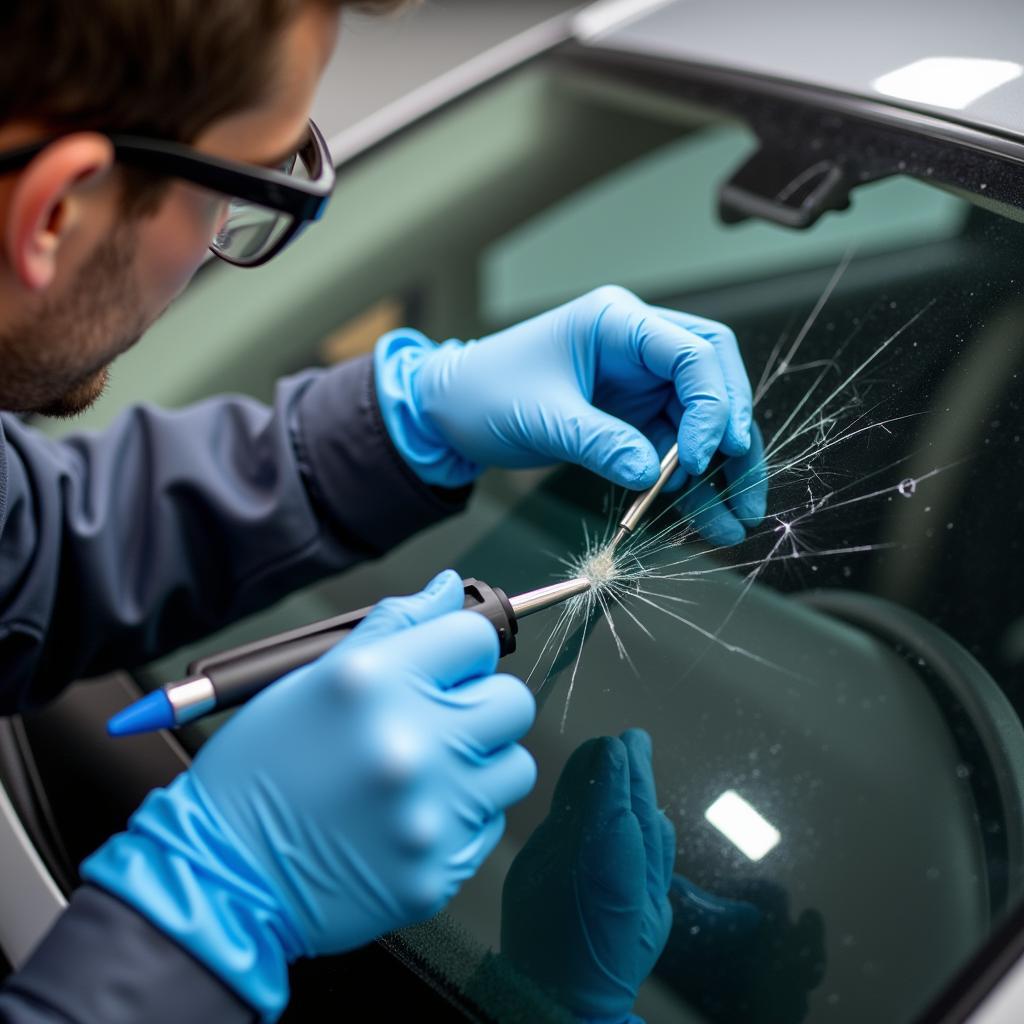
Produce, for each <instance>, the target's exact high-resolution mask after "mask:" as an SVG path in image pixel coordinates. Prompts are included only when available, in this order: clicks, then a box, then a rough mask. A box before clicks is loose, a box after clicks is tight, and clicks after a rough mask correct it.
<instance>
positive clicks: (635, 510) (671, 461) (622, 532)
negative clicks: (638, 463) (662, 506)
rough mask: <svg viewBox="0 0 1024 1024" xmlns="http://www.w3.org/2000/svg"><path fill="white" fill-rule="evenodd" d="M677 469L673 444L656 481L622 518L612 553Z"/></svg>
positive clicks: (612, 544)
mask: <svg viewBox="0 0 1024 1024" xmlns="http://www.w3.org/2000/svg"><path fill="white" fill-rule="evenodd" d="M678 468H679V445H677V444H674V445H672V447H671V448H669V450H668V452H667V454H666V455H665V458H663V459H662V460H661V471H660V472H659V474H658V479H657V480H656V481H655V482H654V485H653V486H652V487H649V488H648V489H647V490H646V491H644V492H643V494H641V495H640V497H638V498H637V499H636V501H634V502H633V504H632V505H630V506H629V511H628V512H627V513H626V514H625V515H624V516H623V517H622V520H621V521H620V523H619V531H618V533H616V534H615V536H614V537H613V538H612V542H611V544H610V545H609V549H610V550H611V551H614V550H615V549H616V548H617V547H618V546H619V545H620V544H621V543H622V542H623V541H624V540H625V539H626V538H627V537H628V536H629V535H630V534H631V533H632V532H633V531H634V530H635V529H636V528H637V525H638V524H639V522H640V520H641V519H643V517H644V516H645V515H646V514H647V510H648V509H649V508H650V507H651V506H652V505H653V504H654V499H655V498H657V497H658V495H659V494H661V491H662V488H664V486H665V484H667V483H668V481H669V478H670V477H671V476H672V474H673V473H674V472H675V471H676V470H677V469H678Z"/></svg>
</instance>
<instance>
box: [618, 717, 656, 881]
mask: <svg viewBox="0 0 1024 1024" xmlns="http://www.w3.org/2000/svg"><path fill="white" fill-rule="evenodd" d="M622 744H623V746H624V747H625V748H626V757H627V759H628V764H629V795H630V807H631V808H632V811H633V814H634V815H635V816H636V820H637V821H638V822H639V824H640V834H641V835H642V836H643V840H644V849H645V850H646V853H647V883H648V891H650V892H652V893H653V892H657V891H659V889H660V890H661V891H662V892H664V891H665V883H664V881H663V876H662V864H663V862H664V851H663V848H662V840H663V838H664V833H663V832H662V829H661V820H662V815H661V811H659V810H658V797H657V794H656V793H655V789H654V765H653V762H652V757H653V751H652V748H651V737H650V736H649V735H648V734H647V733H646V732H645V731H644V730H643V729H627V730H626V731H625V732H624V733H623V734H622Z"/></svg>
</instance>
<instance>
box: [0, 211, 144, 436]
mask: <svg viewBox="0 0 1024 1024" xmlns="http://www.w3.org/2000/svg"><path fill="white" fill-rule="evenodd" d="M135 249H136V243H135V233H134V231H133V230H132V229H131V228H130V227H122V228H119V229H117V230H116V231H115V232H114V233H113V234H112V235H111V236H110V238H108V239H107V240H106V241H104V242H103V243H102V244H101V245H100V246H99V247H98V248H97V250H96V252H95V254H94V255H93V256H92V258H91V259H90V260H89V262H88V263H87V264H86V265H85V267H84V268H83V269H82V271H81V272H80V273H79V275H78V279H77V280H76V281H75V282H74V284H73V285H72V287H71V288H70V290H69V292H68V293H67V294H66V295H63V296H61V297H60V298H59V299H54V300H51V301H49V302H47V303H45V304H44V305H43V306H42V307H41V308H40V309H38V310H36V311H35V312H34V313H33V315H32V316H31V317H28V318H26V319H25V321H24V322H22V323H21V324H15V325H13V326H11V327H8V328H5V329H4V330H2V331H0V409H5V410H9V411H13V412H32V413H39V414H41V415H44V416H56V417H71V416H75V415H77V414H78V413H80V412H83V411H84V410H85V409H88V408H89V406H91V405H92V404H93V403H94V402H96V400H97V399H98V398H99V397H100V396H101V395H102V394H103V390H104V388H105V387H106V384H107V379H108V370H107V367H108V366H109V364H110V362H111V361H112V360H113V359H114V358H115V357H116V356H118V355H120V354H121V353H122V352H124V351H125V350H126V349H128V348H131V346H132V345H134V344H135V342H136V341H138V339H139V337H140V336H141V335H142V333H143V330H144V329H145V326H146V322H145V318H144V316H143V314H142V311H141V308H140V307H141V303H140V299H139V290H138V287H137V285H136V283H135V279H134V277H133V275H132V265H133V262H134V259H135Z"/></svg>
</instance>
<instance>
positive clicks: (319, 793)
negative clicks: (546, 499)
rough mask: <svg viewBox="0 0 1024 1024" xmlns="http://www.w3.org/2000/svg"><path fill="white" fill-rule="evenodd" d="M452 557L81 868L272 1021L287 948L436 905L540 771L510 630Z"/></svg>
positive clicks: (229, 733) (487, 848) (233, 727)
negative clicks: (528, 737)
mask: <svg viewBox="0 0 1024 1024" xmlns="http://www.w3.org/2000/svg"><path fill="white" fill-rule="evenodd" d="M462 604H463V590H462V584H461V581H460V579H459V577H458V576H457V575H456V574H455V573H454V572H445V573H442V574H441V575H440V576H438V577H437V579H435V580H434V581H433V582H432V583H431V584H430V586H429V587H428V588H427V589H426V590H425V591H423V592H422V593H420V594H416V595H414V596H412V597H406V598H400V599H390V600H387V601H383V602H381V603H380V604H379V605H378V606H377V608H376V609H375V610H374V611H373V612H372V613H371V614H370V615H369V616H368V617H367V619H366V620H365V622H363V623H362V624H361V625H360V626H359V628H358V629H357V630H355V631H354V632H353V633H352V635H351V636H350V637H349V638H347V639H346V640H344V641H343V642H342V643H340V644H339V645H338V646H337V647H335V648H334V649H333V650H332V651H330V652H329V653H328V654H326V655H325V656H324V657H323V658H321V659H320V660H319V661H317V662H314V663H313V664H311V665H308V666H306V667H304V668H302V669H299V670H298V671H296V672H294V673H292V674H291V675H289V676H287V677H285V678H284V679H282V680H281V681H280V682H278V683H276V684H274V685H273V686H271V687H270V688H268V689H267V690H265V691H263V692H262V693H261V694H260V695H259V696H258V697H256V698H255V699H254V700H253V701H252V702H251V703H249V704H248V705H247V706H246V707H245V708H243V709H242V710H241V711H239V712H238V714H237V715H236V716H235V717H234V718H233V719H232V720H231V721H230V722H228V724H227V725H226V726H224V728H223V729H222V730H221V731H220V732H219V733H217V734H216V735H215V736H214V737H213V738H212V739H211V740H210V741H209V743H207V744H206V746H204V747H203V749H202V750H201V751H200V753H199V756H198V757H197V758H196V760H195V763H194V765H193V766H192V768H191V769H190V770H189V771H187V772H185V773H184V774H183V775H181V776H179V777H178V779H176V780H175V781H174V782H173V783H172V784H171V785H170V786H169V787H168V788H167V789H165V790H157V791H155V792H154V793H152V794H151V795H150V796H149V797H148V798H147V799H146V801H145V802H144V803H143V805H142V807H141V808H140V809H139V810H138V811H137V812H136V813H135V815H134V816H133V818H132V820H131V822H130V825H129V829H128V831H127V832H126V833H122V834H121V835H118V836H115V837H114V838H113V839H111V840H110V841H108V842H107V843H106V845H105V846H103V847H102V848H101V849H100V850H99V851H98V852H97V853H95V854H93V856H92V857H90V858H89V859H88V860H87V861H86V862H85V863H84V865H83V867H82V875H83V877H84V878H85V879H87V880H88V881H91V882H94V883H96V884H98V885H100V886H102V887H104V888H106V889H107V890H109V891H110V892H112V893H114V894H115V895H117V896H119V897H120V898H121V899H123V900H125V901H126V902H128V903H129V904H131V905H133V906H134V907H136V908H137V909H138V910H139V911H140V912H141V913H142V914H143V915H144V916H146V917H148V918H149V919H150V920H151V921H153V922H154V923H155V924H156V925H157V926H158V927H160V928H162V929H164V930H165V931H166V932H168V933H169V934H170V935H171V936H172V937H174V938H175V939H177V940H178V941H179V942H180V943H181V944H182V945H184V946H185V947H186V948H187V949H189V950H190V951H191V952H192V953H193V954H194V955H195V956H196V957H197V958H198V959H199V960H201V961H202V962H204V963H205V964H207V966H209V967H210V968H211V969H212V970H213V971H214V972H215V973H216V974H218V975H220V976H221V977H222V978H223V979H224V980H225V981H226V982H227V983H228V984H229V985H230V986H232V987H233V988H235V989H236V990H237V991H238V992H239V993H240V994H241V995H242V997H243V998H245V999H246V1000H247V1001H248V1002H249V1003H250V1004H251V1005H253V1006H255V1007H256V1008H257V1009H258V1010H260V1011H261V1013H262V1014H263V1015H264V1017H266V1018H269V1019H273V1018H274V1017H275V1016H276V1015H277V1014H278V1013H279V1012H280V1011H281V1010H282V1009H283V1007H284V1005H285V1003H286V1001H287V995H288V986H287V969H286V961H291V960H294V959H295V958H296V957H298V956H312V955H314V954H319V953H336V952H340V951H342V950H346V949H351V948H353V947H355V946H359V945H362V944H363V943H365V942H368V941H369V940H371V939H373V938H375V937H376V936H379V935H381V934H383V933H385V932H388V931H391V930H393V929H395V928H399V927H402V926H404V925H407V924H410V923H412V922H414V921H418V920H422V919H424V918H427V917H429V916H431V915H432V914H434V913H436V912H437V911H438V910H440V909H441V907H443V906H444V904H445V903H446V902H447V901H448V900H450V899H451V897H452V896H453V895H454V894H455V892H456V891H457V889H458V888H459V886H460V884H461V883H462V882H463V881H464V880H465V879H467V878H469V877H470V876H471V875H472V874H473V873H474V872H475V871H476V870H477V868H478V867H479V865H480V864H481V863H482V861H483V860H484V858H485V857H487V855H488V854H489V853H490V852H491V850H492V849H493V848H494V846H495V844H496V843H497V842H498V839H499V838H500V836H501V834H502V831H503V829H504V824H505V818H504V813H503V812H504V809H505V808H506V807H507V806H508V805H509V804H511V803H514V802H515V801H517V800H519V799H521V798H522V797H523V796H525V795H526V793H527V792H529V790H530V789H531V787H532V786H533V782H534V778H535V767H534V764H533V760H532V758H531V757H530V755H529V754H528V753H527V752H526V751H525V750H524V749H523V748H522V747H520V746H517V745H515V740H516V739H518V738H519V737H521V736H522V735H523V734H524V733H525V732H526V730H527V729H528V728H529V726H530V724H531V723H532V720H533V714H534V702H533V697H532V696H531V694H530V692H529V691H528V690H527V689H526V687H525V686H524V685H523V684H522V683H521V682H520V681H519V680H517V679H515V678H513V677H511V676H504V675H493V674H492V673H493V672H494V669H495V666H496V664H497V659H498V640H497V635H496V634H495V631H494V628H493V627H492V626H491V625H490V624H489V623H488V622H487V621H486V620H485V619H484V618H483V617H482V616H480V615H477V614H476V613H474V612H468V611H462V610H461V609H462Z"/></svg>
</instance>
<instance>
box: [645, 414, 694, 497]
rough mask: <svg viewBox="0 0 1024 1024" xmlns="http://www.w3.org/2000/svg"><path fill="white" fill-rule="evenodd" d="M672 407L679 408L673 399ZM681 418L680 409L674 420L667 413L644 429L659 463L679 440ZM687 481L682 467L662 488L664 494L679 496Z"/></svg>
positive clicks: (656, 418)
mask: <svg viewBox="0 0 1024 1024" xmlns="http://www.w3.org/2000/svg"><path fill="white" fill-rule="evenodd" d="M672 405H673V406H676V407H677V408H678V406H679V403H678V402H677V401H676V400H675V399H673V400H672ZM681 417H682V409H679V412H678V413H677V414H676V416H675V418H674V419H673V418H672V413H671V412H666V413H663V414H661V415H660V416H657V417H655V418H654V419H653V420H651V422H650V423H648V424H647V426H646V427H644V433H645V434H646V435H647V437H648V438H650V441H651V444H653V445H654V449H655V451H656V452H657V453H658V460H659V462H660V461H661V459H663V458H664V457H665V456H666V455H667V454H668V450H669V449H670V448H671V447H672V445H674V444H675V443H676V441H677V439H678V425H679V420H680V418H681ZM687 479H688V478H687V476H686V471H685V470H684V469H683V468H682V466H680V467H679V469H677V470H676V471H675V472H674V473H673V474H672V476H670V477H669V480H668V483H667V484H665V486H664V487H663V488H662V494H677V493H678V492H679V491H681V490H682V489H683V485H684V484H685V483H686V481H687Z"/></svg>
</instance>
